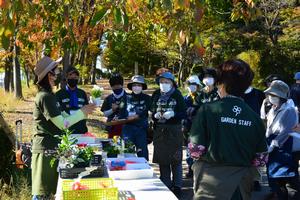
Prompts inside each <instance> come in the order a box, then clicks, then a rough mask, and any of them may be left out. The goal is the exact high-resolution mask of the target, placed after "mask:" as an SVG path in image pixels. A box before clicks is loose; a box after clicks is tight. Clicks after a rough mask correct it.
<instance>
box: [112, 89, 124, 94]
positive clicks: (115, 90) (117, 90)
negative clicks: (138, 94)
mask: <svg viewBox="0 0 300 200" xmlns="http://www.w3.org/2000/svg"><path fill="white" fill-rule="evenodd" d="M122 91H123V88H119V89H114V90H113V92H114V93H115V95H119V94H121V93H122Z"/></svg>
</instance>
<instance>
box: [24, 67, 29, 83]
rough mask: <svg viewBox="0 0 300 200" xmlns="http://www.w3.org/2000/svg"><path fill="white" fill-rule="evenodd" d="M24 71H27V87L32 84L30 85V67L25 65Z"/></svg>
mask: <svg viewBox="0 0 300 200" xmlns="http://www.w3.org/2000/svg"><path fill="white" fill-rule="evenodd" d="M24 72H25V76H26V85H27V88H30V85H29V80H30V77H29V76H30V75H29V69H28V67H27V66H24Z"/></svg>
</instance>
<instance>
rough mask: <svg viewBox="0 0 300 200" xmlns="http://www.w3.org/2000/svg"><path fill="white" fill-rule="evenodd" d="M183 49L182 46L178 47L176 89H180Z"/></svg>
mask: <svg viewBox="0 0 300 200" xmlns="http://www.w3.org/2000/svg"><path fill="white" fill-rule="evenodd" d="M182 54H183V48H182V45H180V46H179V71H178V81H177V82H178V87H181V80H182V76H183V68H184V62H183V55H182Z"/></svg>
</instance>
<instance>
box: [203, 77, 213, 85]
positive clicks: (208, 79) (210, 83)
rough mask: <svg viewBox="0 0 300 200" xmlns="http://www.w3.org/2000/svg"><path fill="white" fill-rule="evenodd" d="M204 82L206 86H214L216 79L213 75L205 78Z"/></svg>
mask: <svg viewBox="0 0 300 200" xmlns="http://www.w3.org/2000/svg"><path fill="white" fill-rule="evenodd" d="M202 82H203V83H204V85H206V86H212V85H213V84H214V83H215V79H214V78H212V77H208V78H204V79H203V81H202Z"/></svg>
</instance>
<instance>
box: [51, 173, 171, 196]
mask: <svg viewBox="0 0 300 200" xmlns="http://www.w3.org/2000/svg"><path fill="white" fill-rule="evenodd" d="M61 184H62V179H61V178H59V179H58V184H57V190H56V195H55V196H56V198H55V199H56V200H61V199H62V186H61ZM114 184H115V186H116V187H118V190H119V193H120V195H119V199H126V198H121V197H124V196H126V195H127V196H128V197H134V198H135V200H148V199H149V200H150V199H151V200H153V199H156V200H159V199H166V200H177V198H176V196H175V195H174V194H173V193H172V192H171V191H170V190H169V189H168V188H167V187H166V186H165V185H164V184H163V183H162V182H161V180H160V179H159V178H157V177H153V178H149V179H135V180H115V181H114Z"/></svg>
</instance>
